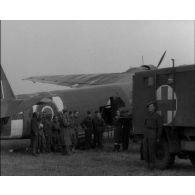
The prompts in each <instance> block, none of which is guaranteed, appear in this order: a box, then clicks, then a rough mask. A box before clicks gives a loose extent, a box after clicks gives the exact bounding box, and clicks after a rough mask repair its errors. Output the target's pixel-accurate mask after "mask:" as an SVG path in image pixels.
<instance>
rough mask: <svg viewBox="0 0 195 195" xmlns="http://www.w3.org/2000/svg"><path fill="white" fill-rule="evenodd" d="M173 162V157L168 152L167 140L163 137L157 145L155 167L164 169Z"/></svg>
mask: <svg viewBox="0 0 195 195" xmlns="http://www.w3.org/2000/svg"><path fill="white" fill-rule="evenodd" d="M173 164H174V157H173V156H172V155H171V154H170V153H169V146H168V142H167V141H166V140H165V139H163V140H161V142H160V143H159V144H158V145H157V148H156V159H155V167H156V168H158V169H166V168H169V167H170V166H171V165H173Z"/></svg>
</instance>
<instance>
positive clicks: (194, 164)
mask: <svg viewBox="0 0 195 195" xmlns="http://www.w3.org/2000/svg"><path fill="white" fill-rule="evenodd" d="M189 157H190V161H191V163H192V165H193V166H194V168H195V154H190V156H189Z"/></svg>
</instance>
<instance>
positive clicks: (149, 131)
mask: <svg viewBox="0 0 195 195" xmlns="http://www.w3.org/2000/svg"><path fill="white" fill-rule="evenodd" d="M145 127H146V131H145V135H146V136H149V137H153V138H156V139H160V137H161V134H162V118H161V116H160V115H159V114H157V113H156V112H153V113H150V112H148V113H147V116H146V119H145Z"/></svg>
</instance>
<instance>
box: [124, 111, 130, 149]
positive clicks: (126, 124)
mask: <svg viewBox="0 0 195 195" xmlns="http://www.w3.org/2000/svg"><path fill="white" fill-rule="evenodd" d="M121 124H122V148H123V151H127V150H128V147H129V139H130V131H131V130H132V116H131V115H130V113H129V111H125V112H124V113H123V115H122V116H121Z"/></svg>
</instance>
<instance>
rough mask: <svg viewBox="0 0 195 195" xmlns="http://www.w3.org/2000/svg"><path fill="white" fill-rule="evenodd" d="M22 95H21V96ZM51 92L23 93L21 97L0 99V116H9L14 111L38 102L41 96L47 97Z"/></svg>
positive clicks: (19, 110)
mask: <svg viewBox="0 0 195 195" xmlns="http://www.w3.org/2000/svg"><path fill="white" fill-rule="evenodd" d="M21 97H22V96H21ZM49 97H51V94H49V93H47V92H43V93H37V94H32V95H25V96H24V98H23V99H19V98H16V99H10V100H9V99H6V100H4V99H1V116H0V117H1V118H4V117H9V116H11V115H14V114H16V113H19V112H22V111H24V110H26V109H28V108H30V107H32V106H33V105H35V104H36V103H38V102H39V101H40V100H42V99H43V98H49Z"/></svg>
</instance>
